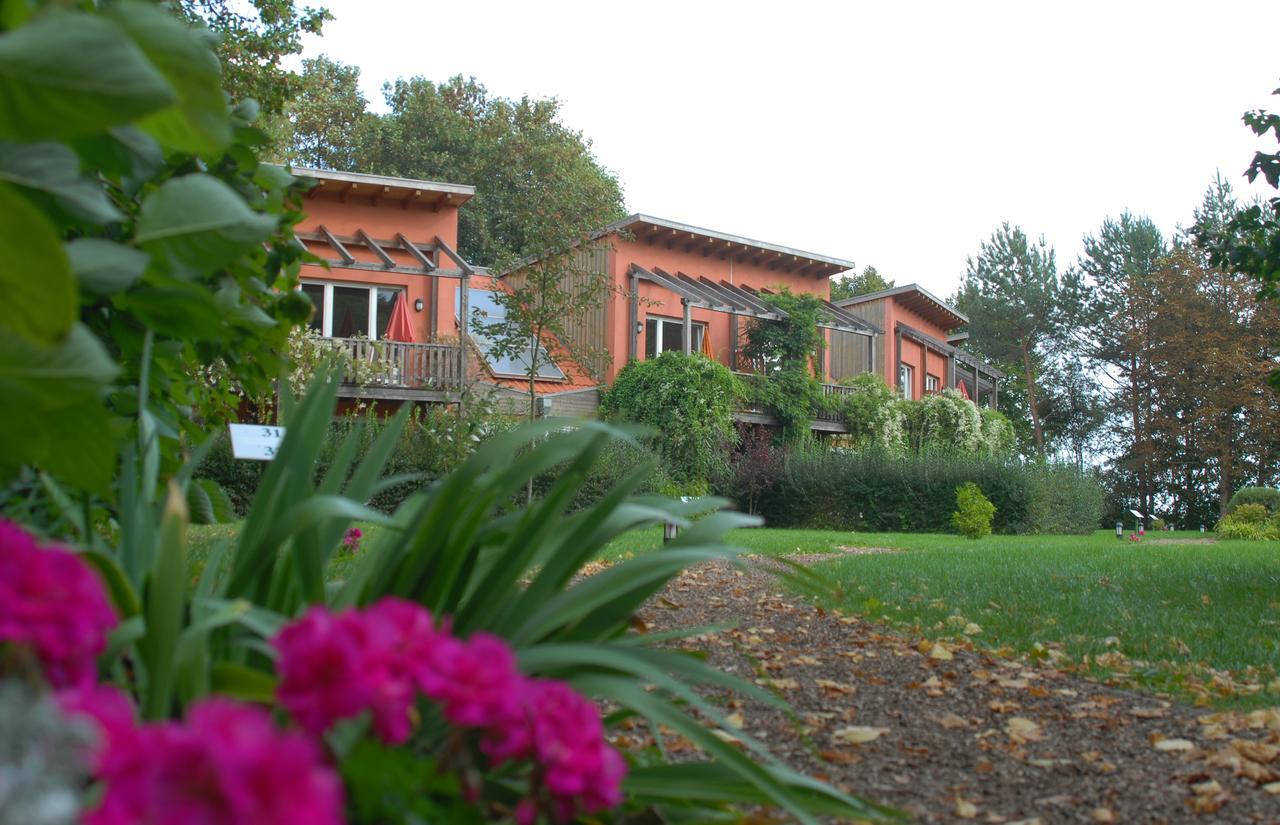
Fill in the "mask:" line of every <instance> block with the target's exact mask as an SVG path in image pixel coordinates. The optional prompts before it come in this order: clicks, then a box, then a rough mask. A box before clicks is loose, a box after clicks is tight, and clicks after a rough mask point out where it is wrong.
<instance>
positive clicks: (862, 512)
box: [739, 448, 1102, 534]
mask: <svg viewBox="0 0 1280 825" xmlns="http://www.w3.org/2000/svg"><path fill="white" fill-rule="evenodd" d="M965 482H973V483H974V484H977V485H978V486H979V487H980V488H981V489H982V490H983V492H984V494H985V495H986V496H987V497H988V498H989V499H990V500H991V502H992V503H993V504H995V506H996V514H995V518H994V520H993V522H992V529H993V531H994V532H996V533H1020V534H1025V533H1078V534H1084V533H1089V532H1091V531H1093V530H1094V529H1096V527H1097V524H1098V517H1099V515H1100V513H1101V509H1102V490H1101V488H1100V486H1099V485H1098V482H1097V480H1096V478H1094V476H1093V475H1091V474H1087V473H1085V474H1082V473H1079V472H1077V471H1076V470H1075V468H1073V467H1070V466H1066V465H1057V464H1047V463H1045V464H1039V463H1022V462H1018V461H1011V460H1007V459H1005V460H999V459H993V458H983V457H980V456H944V455H932V456H915V455H906V456H895V455H888V454H885V453H882V452H877V451H866V452H855V451H852V450H842V449H820V448H813V449H809V450H802V451H796V452H793V453H792V454H791V455H790V456H789V457H788V459H787V462H786V467H785V469H784V471H783V472H782V473H781V475H780V476H779V478H778V481H777V483H776V484H775V485H774V486H773V487H772V488H771V489H769V490H768V491H767V492H762V493H761V494H760V495H759V501H760V504H759V510H760V514H761V515H763V516H764V517H765V520H766V522H767V523H768V524H769V525H770V526H772V527H813V528H831V529H839V530H866V531H875V532H924V533H946V532H950V531H951V529H952V528H951V513H952V512H953V504H954V502H955V490H956V487H958V486H959V485H961V484H964V483H965ZM739 504H740V506H741V503H739Z"/></svg>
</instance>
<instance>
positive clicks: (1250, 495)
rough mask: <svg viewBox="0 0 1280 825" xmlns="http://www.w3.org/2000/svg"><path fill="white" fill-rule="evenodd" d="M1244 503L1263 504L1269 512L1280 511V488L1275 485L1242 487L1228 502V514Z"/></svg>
mask: <svg viewBox="0 0 1280 825" xmlns="http://www.w3.org/2000/svg"><path fill="white" fill-rule="evenodd" d="M1244 504H1261V505H1262V506H1263V507H1265V508H1267V512H1268V513H1272V514H1275V513H1277V512H1280V490H1277V489H1276V488H1275V487H1241V488H1240V489H1239V490H1236V494H1235V495H1233V496H1232V497H1231V501H1229V502H1227V513H1228V515H1229V514H1231V513H1234V512H1235V511H1236V508H1237V507H1240V506H1241V505H1244Z"/></svg>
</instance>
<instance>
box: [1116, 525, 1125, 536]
mask: <svg viewBox="0 0 1280 825" xmlns="http://www.w3.org/2000/svg"><path fill="white" fill-rule="evenodd" d="M1116 538H1118V539H1123V538H1124V522H1123V521H1117V522H1116Z"/></svg>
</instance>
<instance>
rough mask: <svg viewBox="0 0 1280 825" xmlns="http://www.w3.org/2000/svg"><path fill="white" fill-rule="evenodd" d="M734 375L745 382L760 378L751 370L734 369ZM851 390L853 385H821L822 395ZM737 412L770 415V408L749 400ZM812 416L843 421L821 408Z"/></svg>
mask: <svg viewBox="0 0 1280 825" xmlns="http://www.w3.org/2000/svg"><path fill="white" fill-rule="evenodd" d="M734 375H736V376H738V378H739V379H740V380H741V381H743V382H745V383H751V382H753V381H759V380H761V378H760V376H759V375H757V374H755V373H752V372H736V371H735V372H734ZM853 392H855V390H854V388H853V387H845V386H841V385H840V384H823V385H822V394H823V395H824V396H831V395H849V394H851V393H853ZM739 412H749V413H762V414H765V415H772V411H771V410H769V409H767V408H766V407H764V406H763V405H761V404H756V403H754V402H750V401H748V402H745V403H743V405H742V407H741V408H740V409H739ZM813 417H814V419H815V420H817V421H830V422H834V423H843V419H841V418H840V416H839V415H838V414H836V413H830V412H826V411H825V410H821V409H817V410H814V411H813Z"/></svg>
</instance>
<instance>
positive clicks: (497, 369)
mask: <svg viewBox="0 0 1280 825" xmlns="http://www.w3.org/2000/svg"><path fill="white" fill-rule="evenodd" d="M467 300H468V302H469V303H470V309H471V319H472V323H471V326H470V327H469V328H468V330H469V332H470V333H471V340H472V341H474V342H475V344H476V347H478V348H479V350H480V352H481V354H483V355H484V360H485V362H486V363H487V364H488V365H489V369H491V370H492V371H493V374H494V375H498V376H501V377H504V378H528V377H529V364H530V362H531V361H532V360H533V359H532V357H531V355H532V354H533V352H534V349H533V347H532V346H527V347H524V349H523V350H517V351H516V352H514V353H501V354H499V353H495V352H494V341H493V339H492V338H490V337H489V335H487V334H485V327H488V326H492V325H496V324H500V323H502V321H504V320H505V319H506V311H505V310H504V309H503V307H502V304H500V303H498V302H497V301H496V300H494V297H493V293H492V292H491V291H489V290H487V289H472V290H470V292H469V293H468V297H467ZM453 307H454V313H455V314H456V313H458V312H461V311H462V288H461V287H458V288H457V289H455V290H454V304H453ZM477 327H479V328H478V329H477ZM530 343H532V342H530ZM537 364H538V371H537V373H536V374H535V376H534V377H535V378H537V379H539V380H543V381H563V380H564V379H565V374H564V371H563V370H561V369H560V368H559V367H557V366H556V365H555V363H554V362H553V361H552V360H551V358H550V356H548V355H547V351H546V349H544V348H543V347H541V346H539V347H538V348H537Z"/></svg>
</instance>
